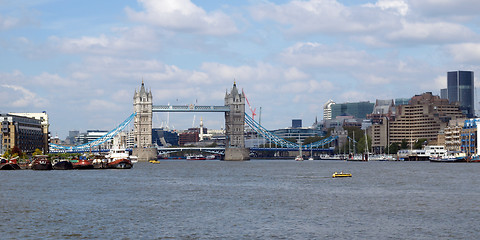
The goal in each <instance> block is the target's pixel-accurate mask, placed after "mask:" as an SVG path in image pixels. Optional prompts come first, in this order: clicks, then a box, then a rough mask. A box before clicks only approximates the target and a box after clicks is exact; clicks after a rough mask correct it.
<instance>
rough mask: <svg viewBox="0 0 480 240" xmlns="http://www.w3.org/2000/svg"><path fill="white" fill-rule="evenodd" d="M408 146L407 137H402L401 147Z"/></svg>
mask: <svg viewBox="0 0 480 240" xmlns="http://www.w3.org/2000/svg"><path fill="white" fill-rule="evenodd" d="M407 148H408V142H407V140H406V139H402V143H401V144H400V149H407Z"/></svg>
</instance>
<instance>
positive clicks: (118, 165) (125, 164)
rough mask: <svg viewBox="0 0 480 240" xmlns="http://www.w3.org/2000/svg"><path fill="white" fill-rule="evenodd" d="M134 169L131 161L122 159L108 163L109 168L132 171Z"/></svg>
mask: <svg viewBox="0 0 480 240" xmlns="http://www.w3.org/2000/svg"><path fill="white" fill-rule="evenodd" d="M132 167H133V164H132V162H131V161H130V159H127V158H122V159H117V160H114V161H113V162H109V163H107V168H115V169H130V168H132Z"/></svg>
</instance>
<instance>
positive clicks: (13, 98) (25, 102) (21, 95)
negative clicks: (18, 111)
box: [1, 84, 47, 108]
mask: <svg viewBox="0 0 480 240" xmlns="http://www.w3.org/2000/svg"><path fill="white" fill-rule="evenodd" d="M1 86H2V88H4V89H2V92H3V93H4V94H5V93H6V92H8V91H6V89H11V90H13V91H14V94H13V93H7V96H9V97H8V98H9V99H8V100H7V101H4V102H3V104H4V105H5V106H8V105H11V106H13V107H18V108H24V107H28V106H34V107H45V106H46V104H47V101H46V100H45V99H44V98H41V97H39V96H37V95H36V94H35V93H33V92H32V91H30V90H28V89H26V88H24V87H22V86H18V85H12V84H3V85H1ZM2 95H3V94H2ZM4 100H5V99H4Z"/></svg>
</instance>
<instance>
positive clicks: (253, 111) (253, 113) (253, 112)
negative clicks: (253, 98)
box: [242, 89, 257, 120]
mask: <svg viewBox="0 0 480 240" xmlns="http://www.w3.org/2000/svg"><path fill="white" fill-rule="evenodd" d="M242 94H243V96H245V100H247V104H248V108H250V112H252V119H253V120H255V115H257V114H256V113H255V111H256V110H257V108H255V109H253V110H252V106H251V105H250V102H248V98H247V95H245V92H243V89H242Z"/></svg>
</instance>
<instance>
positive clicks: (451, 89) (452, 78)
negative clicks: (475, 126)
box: [447, 71, 475, 118]
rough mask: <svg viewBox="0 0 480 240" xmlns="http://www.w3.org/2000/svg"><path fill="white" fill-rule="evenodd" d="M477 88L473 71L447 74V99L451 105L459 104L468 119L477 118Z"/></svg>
mask: <svg viewBox="0 0 480 240" xmlns="http://www.w3.org/2000/svg"><path fill="white" fill-rule="evenodd" d="M474 91H475V87H474V79H473V72H472V71H452V72H448V73H447V97H448V100H449V101H450V103H453V102H459V103H460V110H462V112H463V113H464V114H465V115H467V117H468V118H473V117H474V116H475V99H474V97H475V93H474Z"/></svg>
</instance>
